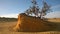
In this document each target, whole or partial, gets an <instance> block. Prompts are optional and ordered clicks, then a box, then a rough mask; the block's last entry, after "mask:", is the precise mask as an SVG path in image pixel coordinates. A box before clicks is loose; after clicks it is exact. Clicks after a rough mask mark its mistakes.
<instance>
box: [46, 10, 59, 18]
mask: <svg viewBox="0 0 60 34" xmlns="http://www.w3.org/2000/svg"><path fill="white" fill-rule="evenodd" d="M45 17H46V18H60V11H55V12H51V13H48V14H47V15H46V16H45Z"/></svg>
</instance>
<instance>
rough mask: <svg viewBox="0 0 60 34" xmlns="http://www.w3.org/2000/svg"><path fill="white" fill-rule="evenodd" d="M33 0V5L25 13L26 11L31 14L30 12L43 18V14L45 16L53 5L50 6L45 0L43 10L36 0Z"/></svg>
mask: <svg viewBox="0 0 60 34" xmlns="http://www.w3.org/2000/svg"><path fill="white" fill-rule="evenodd" d="M31 2H32V7H30V8H29V9H27V10H26V11H25V13H26V14H27V15H29V14H31V15H32V14H34V15H35V16H37V17H40V18H41V17H42V16H45V15H46V14H47V12H49V11H50V7H51V6H49V5H48V4H47V3H46V2H45V1H43V7H42V9H41V10H40V8H39V6H38V4H37V2H36V0H32V1H31Z"/></svg>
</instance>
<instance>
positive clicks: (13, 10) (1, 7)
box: [0, 0, 60, 18]
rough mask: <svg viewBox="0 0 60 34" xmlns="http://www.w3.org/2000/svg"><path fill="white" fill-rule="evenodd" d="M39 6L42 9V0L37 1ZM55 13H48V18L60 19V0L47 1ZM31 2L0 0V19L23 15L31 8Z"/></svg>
mask: <svg viewBox="0 0 60 34" xmlns="http://www.w3.org/2000/svg"><path fill="white" fill-rule="evenodd" d="M36 1H37V3H38V6H39V7H40V8H42V5H43V3H42V0H36ZM45 1H46V2H47V3H48V4H49V5H50V6H51V10H52V11H53V12H50V13H47V15H46V16H45V17H47V18H60V0H45ZM31 5H32V4H31V0H0V17H10V18H11V17H14V18H17V17H18V14H19V13H23V12H24V11H25V10H27V9H28V8H29V7H30V6H31Z"/></svg>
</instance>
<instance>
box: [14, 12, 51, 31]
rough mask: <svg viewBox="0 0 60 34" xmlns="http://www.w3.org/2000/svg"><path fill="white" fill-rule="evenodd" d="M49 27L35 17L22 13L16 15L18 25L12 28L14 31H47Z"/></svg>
mask: <svg viewBox="0 0 60 34" xmlns="http://www.w3.org/2000/svg"><path fill="white" fill-rule="evenodd" d="M50 27H51V26H48V24H47V23H46V22H45V21H44V20H42V19H40V18H37V17H32V16H27V15H26V14H24V13H22V14H19V15H18V23H17V25H16V26H15V27H14V30H15V31H25V32H26V31H28V32H29V31H31V32H32V31H33V32H37V31H47V30H49V29H50Z"/></svg>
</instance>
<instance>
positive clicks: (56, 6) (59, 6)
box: [51, 4, 60, 9]
mask: <svg viewBox="0 0 60 34" xmlns="http://www.w3.org/2000/svg"><path fill="white" fill-rule="evenodd" d="M54 8H60V4H59V5H55V6H52V7H51V9H54Z"/></svg>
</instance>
